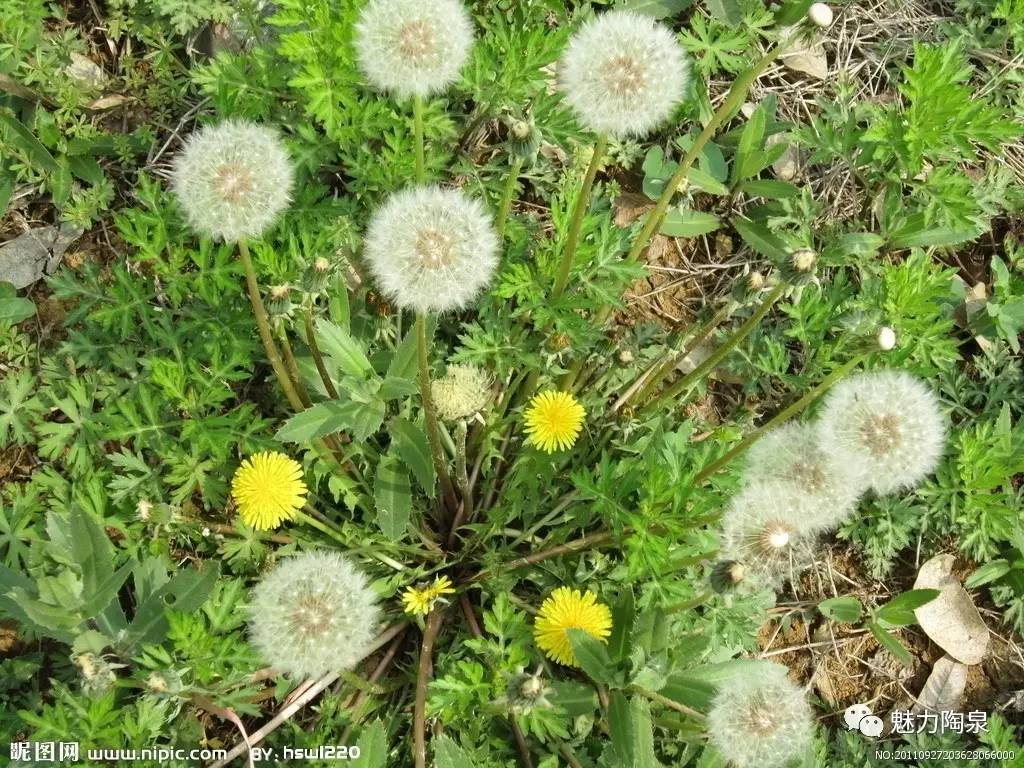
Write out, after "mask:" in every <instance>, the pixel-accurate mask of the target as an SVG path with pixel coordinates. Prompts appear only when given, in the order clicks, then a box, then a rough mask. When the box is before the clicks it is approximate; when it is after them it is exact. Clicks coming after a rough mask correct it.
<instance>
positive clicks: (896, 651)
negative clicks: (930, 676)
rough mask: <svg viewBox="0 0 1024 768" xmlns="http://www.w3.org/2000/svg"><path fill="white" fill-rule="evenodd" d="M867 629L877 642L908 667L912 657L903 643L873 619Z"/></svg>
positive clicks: (912, 661) (912, 660)
mask: <svg viewBox="0 0 1024 768" xmlns="http://www.w3.org/2000/svg"><path fill="white" fill-rule="evenodd" d="M868 629H870V630H871V634H872V635H874V636H875V639H876V640H877V641H878V644H879V645H881V646H882V647H883V648H885V649H886V650H888V651H889V653H891V654H892V655H893V656H894V657H895V658H896V659H897V660H899V662H900V663H901V664H903V666H905V667H909V666H910V665H911V664H913V663H914V657H913V656H911V655H910V651H908V650H907V649H906V648H904V647H903V643H901V642H900V641H899V640H897V639H896V637H895V636H894V635H893V634H892V633H890V632H889V631H888V630H886V629H885V628H883V627H882V626H881V625H880V624H877V623H876V622H874V621H872V622H869V623H868Z"/></svg>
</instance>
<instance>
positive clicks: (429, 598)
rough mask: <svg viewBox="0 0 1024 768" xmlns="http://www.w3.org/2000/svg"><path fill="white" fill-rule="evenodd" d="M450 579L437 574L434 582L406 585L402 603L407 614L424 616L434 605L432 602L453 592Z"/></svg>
mask: <svg viewBox="0 0 1024 768" xmlns="http://www.w3.org/2000/svg"><path fill="white" fill-rule="evenodd" d="M454 592H455V589H454V588H453V587H452V580H451V579H449V578H448V577H447V576H439V577H438V578H436V579H434V583H433V584H431V585H430V586H426V587H408V588H407V589H406V590H405V592H403V593H402V604H403V605H404V606H405V612H406V613H409V614H413V615H415V614H420V615H421V616H425V615H427V614H428V613H430V611H431V610H432V609H433V607H434V603H436V602H437V601H438V600H440V599H441V598H442V597H444V596H445V595H451V594H454Z"/></svg>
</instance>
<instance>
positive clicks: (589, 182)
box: [551, 136, 608, 299]
mask: <svg viewBox="0 0 1024 768" xmlns="http://www.w3.org/2000/svg"><path fill="white" fill-rule="evenodd" d="M607 150H608V137H607V136H598V137H597V141H596V142H595V144H594V153H593V156H592V157H591V158H590V165H589V166H588V167H587V173H586V176H584V177H583V186H582V187H581V188H580V193H579V196H578V197H577V198H576V207H575V208H574V209H573V212H572V219H571V220H570V222H569V233H568V235H567V236H566V240H565V250H564V251H563V252H562V263H561V264H560V265H559V267H558V274H557V276H556V277H555V285H554V287H553V288H552V289H551V298H552V299H557V298H559V297H560V296H561V295H562V293H563V292H564V291H565V288H566V286H567V285H568V284H569V273H570V272H571V271H572V265H573V261H575V259H576V248H577V246H578V245H579V241H580V230H581V229H582V228H583V218H584V216H586V213H587V209H588V208H589V207H590V193H591V192H592V191H593V188H594V179H596V178H597V169H598V168H600V167H601V162H602V161H603V160H604V156H605V153H606V152H607Z"/></svg>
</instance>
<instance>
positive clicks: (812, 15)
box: [807, 3, 833, 29]
mask: <svg viewBox="0 0 1024 768" xmlns="http://www.w3.org/2000/svg"><path fill="white" fill-rule="evenodd" d="M807 18H809V19H810V20H811V23H812V24H814V26H816V27H821V28H822V29H828V28H829V27H830V26H832V19H833V15H832V9H831V8H829V7H828V5H826V4H825V3H814V5H812V6H811V7H810V8H808V9H807Z"/></svg>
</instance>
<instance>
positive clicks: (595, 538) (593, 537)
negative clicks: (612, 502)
mask: <svg viewBox="0 0 1024 768" xmlns="http://www.w3.org/2000/svg"><path fill="white" fill-rule="evenodd" d="M625 533H626V532H625V531H623V535H625ZM616 538H617V537H616V533H615V531H599V532H598V533H588V534H587V535H586V536H581V537H580V538H578V539H575V540H573V541H570V542H568V543H566V544H559V545H558V546H557V547H551V548H550V549H543V550H541V551H540V552H534V553H533V554H531V555H526V556H525V557H518V558H516V559H515V560H509V561H508V562H507V563H503V564H502V565H500V566H497V567H499V568H500V569H501V570H503V571H504V570H509V571H512V570H516V569H517V568H525V567H526V566H528V565H534V564H535V563H539V562H542V561H544V560H550V559H551V558H553V557H560V556H562V555H570V554H572V553H574V552H582V551H583V550H585V549H594V548H596V547H603V546H606V545H608V544H611V543H614V541H615V539H616ZM489 572H490V569H487V568H485V569H484V570H482V571H479V572H478V573H477V574H476V575H475V576H472V577H470V578H469V580H468V581H469V582H473V581H479V580H480V579H482V578H483V577H484V576H485V575H487V574H488V573H489Z"/></svg>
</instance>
